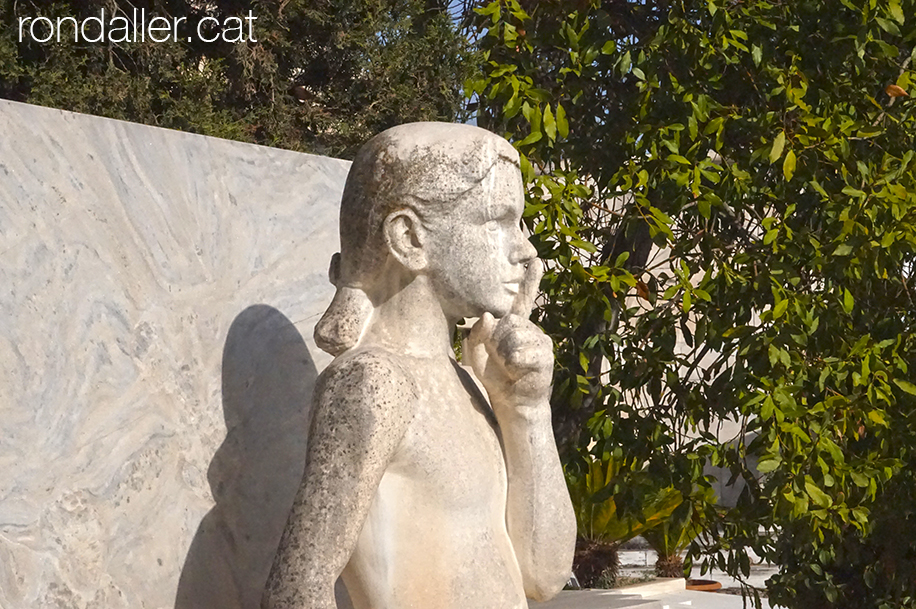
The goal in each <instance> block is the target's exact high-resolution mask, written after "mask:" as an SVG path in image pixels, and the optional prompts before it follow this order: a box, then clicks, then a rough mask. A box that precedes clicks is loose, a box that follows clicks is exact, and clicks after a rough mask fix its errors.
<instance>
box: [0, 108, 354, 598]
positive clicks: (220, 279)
mask: <svg viewBox="0 0 916 609" xmlns="http://www.w3.org/2000/svg"><path fill="white" fill-rule="evenodd" d="M347 169H348V163H346V162H344V161H339V160H334V159H328V158H322V157H316V156H310V155H305V154H296V153H291V152H286V151H280V150H274V149H269V148H263V147H258V146H252V145H246V144H240V143H235V142H229V141H224V140H218V139H214V138H207V137H201V136H196V135H191V134H184V133H178V132H174V131H168V130H164V129H157V128H152V127H146V126H141V125H135V124H129V123H124V122H119V121H113V120H107V119H101V118H97V117H90V116H84V115H78V114H73V113H68V112H62V111H58V110H52V109H47V108H40V107H35V106H29V105H24V104H18V103H13V102H7V101H0V607H2V608H3V609H19V608H22V609H26V608H28V609H31V608H35V607H50V608H57V607H60V608H68V609H69V608H79V609H84V608H92V607H95V608H99V609H121V608H124V609H128V608H129V609H141V608H155V609H161V608H172V607H175V608H176V609H190V608H192V607H194V608H197V607H200V608H203V609H207V608H210V607H212V608H216V607H221V608H224V609H233V608H237V607H238V608H245V609H248V608H250V607H256V606H257V597H258V596H259V595H260V590H261V587H262V586H263V582H264V580H265V579H266V577H267V572H266V570H267V569H268V568H269V565H270V558H271V556H272V555H273V552H274V550H275V548H276V544H277V541H278V540H279V536H280V533H281V530H282V526H283V523H284V521H285V518H286V513H287V510H288V508H289V505H290V504H291V502H292V497H293V493H294V492H295V488H296V486H297V485H298V482H299V479H300V477H301V472H302V466H303V463H302V460H303V456H304V449H305V432H306V424H307V416H308V413H307V402H308V396H309V394H310V392H311V388H312V384H313V382H314V379H315V376H316V374H317V371H318V370H320V369H321V368H322V367H323V366H324V365H326V364H327V362H328V361H329V358H328V357H327V356H326V354H324V353H322V352H320V351H319V350H318V349H317V348H316V347H315V345H314V343H313V342H312V327H313V325H314V324H315V322H316V321H317V319H318V318H319V316H320V315H321V313H322V312H323V311H324V308H325V307H326V306H327V304H328V302H330V299H331V296H332V294H333V292H332V288H331V286H330V285H329V283H328V281H327V266H328V262H329V259H330V256H331V254H333V253H334V252H335V251H337V209H338V205H339V200H340V192H341V190H342V188H343V182H344V178H345V176H346V172H347Z"/></svg>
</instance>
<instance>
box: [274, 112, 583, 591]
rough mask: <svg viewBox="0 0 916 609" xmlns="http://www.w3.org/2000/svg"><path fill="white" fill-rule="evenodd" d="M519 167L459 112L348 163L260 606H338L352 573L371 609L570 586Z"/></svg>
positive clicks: (535, 269)
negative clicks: (321, 367) (293, 479)
mask: <svg viewBox="0 0 916 609" xmlns="http://www.w3.org/2000/svg"><path fill="white" fill-rule="evenodd" d="M518 163H519V159H518V155H517V153H516V152H515V150H514V149H513V148H512V147H511V146H510V145H509V144H508V143H507V142H506V141H505V140H503V139H501V138H499V137H497V136H495V135H493V134H491V133H489V132H487V131H485V130H483V129H479V128H477V127H472V126H468V125H451V124H444V123H416V124H409V125H402V126H400V127H395V128H393V129H390V130H388V131H385V132H384V133H382V134H381V135H379V136H377V137H375V138H374V139H372V140H371V141H370V142H369V143H367V144H366V145H365V146H364V147H363V149H362V150H361V151H360V152H359V154H358V155H357V157H356V160H355V161H354V162H353V166H352V168H351V169H350V174H349V176H348V177H347V183H346V187H345V190H344V194H343V201H342V207H341V213H340V239H341V253H340V255H339V256H335V258H334V261H333V262H332V265H331V278H332V281H333V282H334V283H335V285H336V286H337V294H336V296H335V298H334V300H333V302H332V303H331V306H330V307H329V309H328V311H327V312H326V313H325V315H324V317H323V318H322V320H321V321H320V323H319V324H318V326H317V328H316V331H315V338H316V341H317V342H318V344H319V346H321V347H322V348H323V349H325V350H326V351H329V352H330V353H332V354H333V355H335V356H336V359H335V360H334V361H333V362H332V363H331V364H330V366H329V367H328V368H327V370H325V371H324V372H323V373H322V374H321V376H320V377H319V380H318V383H317V385H316V389H315V396H314V406H313V420H312V426H311V431H310V436H309V445H308V457H307V460H306V467H305V474H304V477H303V482H302V486H301V489H300V491H299V494H298V496H297V498H296V501H295V503H294V506H293V509H292V512H291V514H290V517H289V521H288V524H287V527H286V531H285V532H284V534H283V539H282V541H281V543H280V548H279V551H278V553H277V556H276V559H275V561H274V565H273V568H272V570H271V575H270V578H269V581H268V585H267V589H266V591H265V594H264V599H263V604H262V606H263V607H264V608H266V609H333V608H334V607H336V604H335V600H334V584H335V581H336V580H337V578H338V576H342V578H343V581H344V583H345V584H346V587H347V590H348V592H349V595H350V597H351V599H352V602H353V605H354V607H355V608H356V609H370V608H371V609H408V608H418V609H524V608H525V607H527V602H526V597H528V598H532V599H537V600H544V599H548V598H550V597H552V596H554V595H555V594H556V593H557V592H558V591H559V590H560V589H561V588H562V587H563V584H564V583H565V582H566V580H567V578H568V576H569V573H570V567H571V563H572V554H573V548H574V544H575V518H574V515H573V511H572V507H571V504H570V500H569V495H568V493H567V490H566V485H565V483H564V479H563V473H562V470H561V466H560V462H559V457H558V455H557V450H556V445H555V443H554V438H553V432H552V429H551V424H550V408H549V404H548V397H549V395H550V382H551V375H552V368H553V353H552V348H551V342H550V339H549V338H548V337H547V336H546V335H544V334H543V332H541V330H540V329H538V328H537V327H536V326H535V325H534V324H532V323H531V322H530V321H529V320H528V316H529V314H530V310H531V306H532V302H533V299H534V295H535V293H536V290H537V286H538V282H539V280H540V273H541V263H540V261H539V260H538V259H537V258H536V257H535V256H536V252H535V250H534V248H533V247H532V246H531V244H530V243H529V242H528V241H527V239H526V238H525V235H524V233H523V232H522V229H521V226H520V219H521V214H522V208H523V204H524V198H523V190H522V180H521V174H520V172H519V165H518ZM469 317H478V318H479V321H477V323H476V324H475V325H474V327H473V328H472V330H471V334H470V337H469V339H468V342H467V344H466V348H465V352H464V354H463V358H462V359H463V363H464V364H465V366H462V365H459V364H458V363H457V362H456V361H455V359H454V354H453V350H452V337H453V336H454V329H455V324H456V322H458V321H459V320H461V319H462V318H469ZM468 364H469V366H468ZM468 368H469V369H468Z"/></svg>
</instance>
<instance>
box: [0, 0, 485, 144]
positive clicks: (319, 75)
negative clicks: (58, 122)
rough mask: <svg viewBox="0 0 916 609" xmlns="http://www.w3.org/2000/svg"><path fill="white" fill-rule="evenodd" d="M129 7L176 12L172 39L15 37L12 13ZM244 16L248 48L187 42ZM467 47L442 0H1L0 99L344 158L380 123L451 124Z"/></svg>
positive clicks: (76, 13)
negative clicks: (200, 29) (249, 36)
mask: <svg viewBox="0 0 916 609" xmlns="http://www.w3.org/2000/svg"><path fill="white" fill-rule="evenodd" d="M135 7H136V8H137V9H145V10H146V12H147V15H148V17H147V19H149V18H150V17H151V16H153V15H158V16H164V17H169V18H179V17H183V18H184V19H185V20H184V21H182V22H181V25H180V29H179V35H178V41H177V42H176V41H171V42H164V43H156V42H151V41H149V40H147V41H146V42H110V41H107V40H106V41H101V42H95V43H89V42H83V41H79V42H74V40H73V37H72V34H70V35H69V36H67V35H65V34H67V33H70V32H71V31H72V30H71V29H70V28H69V26H68V27H67V29H66V30H64V32H65V34H64V35H62V36H61V40H60V42H58V41H57V40H56V38H54V39H52V40H50V41H48V42H36V41H34V40H32V39H31V38H30V37H28V36H26V37H25V39H24V40H23V41H21V42H20V41H19V31H18V27H17V25H16V24H18V23H19V19H20V18H23V17H32V18H34V17H38V16H44V17H49V18H51V19H54V20H56V19H57V18H58V17H75V18H76V19H77V20H79V21H80V22H82V20H83V19H84V18H86V17H91V16H94V17H98V16H99V15H100V10H101V9H102V8H104V9H105V10H106V19H108V18H110V17H111V16H113V15H124V16H127V17H128V18H130V17H131V16H132V15H133V9H134V8H135ZM249 10H250V11H252V13H251V14H252V15H253V16H255V17H256V18H257V19H256V20H255V21H254V22H253V24H254V28H253V34H254V39H255V40H256V41H257V42H250V41H243V42H225V41H222V40H219V41H217V42H205V41H204V40H202V39H200V38H199V37H198V36H197V27H198V24H199V23H200V22H201V20H202V19H207V20H208V21H206V22H205V26H204V29H203V31H204V33H205V35H206V37H207V38H213V37H215V36H216V35H217V34H218V31H217V30H214V27H215V24H216V23H225V22H226V19H227V18H230V17H242V16H246V15H248V11H249ZM213 19H216V20H217V21H213ZM39 29H40V28H36V32H37V31H39ZM87 31H89V32H91V33H92V34H91V35H93V36H94V35H95V30H93V29H91V28H90V29H89V30H87ZM42 32H43V30H42ZM245 34H246V36H247V26H246V31H245ZM42 35H45V34H44V33H43V34H42ZM188 38H190V41H189V40H188ZM467 47H468V45H467V41H466V40H465V39H464V38H463V37H462V35H461V33H460V32H459V31H458V30H457V28H456V26H455V24H454V23H453V20H452V17H451V15H450V14H449V12H448V2H447V0H283V1H279V0H274V1H261V2H258V1H255V0H252V1H238V0H235V1H230V2H212V3H211V2H196V1H192V0H156V1H152V0H147V1H141V2H124V1H116V0H92V1H89V2H73V1H58V2H37V1H31V2H30V1H27V0H26V1H23V0H15V1H14V0H2V1H0V97H4V98H7V99H13V100H16V101H25V102H29V103H34V104H39V105H46V106H53V107H56V108H63V109H67V110H74V111H78V112H85V113H89V114H96V115H100V116H106V117H110V118H118V119H124V120H129V121H134V122H140V123H146V124H150V125H158V126H161V127H168V128H172V129H181V130H186V131H193V132H196V133H202V134H205V135H214V136H219V137H227V138H233V139H239V140H243V141H247V142H255V143H259V144H265V145H269V146H277V147H282V148H289V149H292V150H302V151H307V152H314V153H320V154H330V155H335V156H343V157H350V156H352V155H353V154H354V153H355V151H356V149H357V148H358V147H359V146H360V145H361V144H362V143H363V142H364V141H365V140H366V139H368V138H369V137H371V136H372V135H374V134H375V133H378V132H379V131H382V130H384V129H386V128H387V127H391V126H394V125H396V124H400V123H403V122H409V121H416V120H454V119H455V117H456V114H457V112H458V110H459V108H460V106H461V100H462V94H461V93H462V92H461V81H462V80H463V78H464V75H465V74H467V70H468V66H469V63H468V59H469V55H468V52H467Z"/></svg>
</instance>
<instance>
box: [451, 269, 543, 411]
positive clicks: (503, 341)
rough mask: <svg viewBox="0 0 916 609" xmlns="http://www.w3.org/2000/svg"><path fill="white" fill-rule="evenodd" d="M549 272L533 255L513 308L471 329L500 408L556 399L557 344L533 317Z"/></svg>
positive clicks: (473, 352)
mask: <svg viewBox="0 0 916 609" xmlns="http://www.w3.org/2000/svg"><path fill="white" fill-rule="evenodd" d="M543 273H544V271H543V269H542V268H541V263H540V261H539V260H537V259H534V260H532V261H531V262H530V263H529V264H528V269H527V271H526V273H525V279H524V281H522V284H521V285H520V286H519V293H518V296H517V297H516V299H515V303H514V304H513V306H512V310H511V311H510V313H509V314H508V315H506V316H505V317H503V318H501V319H496V318H494V317H493V316H492V315H491V314H490V313H484V314H483V315H482V316H481V317H480V319H479V320H478V321H477V323H476V324H474V327H473V328H471V334H470V336H469V337H468V351H469V353H468V354H467V355H468V356H469V357H468V359H469V362H470V364H471V368H472V369H473V370H474V374H475V375H477V378H478V379H480V381H481V382H482V383H483V386H484V388H486V390H487V393H488V394H489V396H490V401H491V403H492V406H493V408H494V410H498V409H499V408H500V407H502V406H504V405H508V406H515V407H518V406H526V405H528V406H534V405H536V404H546V403H547V401H548V400H549V398H550V383H551V380H552V378H553V343H552V342H551V340H550V337H548V336H547V335H546V334H544V332H543V331H542V330H541V329H540V328H538V327H537V326H536V325H534V324H533V323H531V321H530V320H529V319H528V317H529V315H530V314H531V308H532V306H533V305H534V298H535V296H537V290H538V285H539V284H540V281H541V276H542V275H543Z"/></svg>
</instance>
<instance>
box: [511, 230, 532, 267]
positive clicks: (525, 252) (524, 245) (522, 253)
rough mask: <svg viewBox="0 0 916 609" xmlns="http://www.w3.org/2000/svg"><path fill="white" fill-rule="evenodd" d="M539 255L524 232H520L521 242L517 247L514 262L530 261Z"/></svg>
mask: <svg viewBox="0 0 916 609" xmlns="http://www.w3.org/2000/svg"><path fill="white" fill-rule="evenodd" d="M537 255H538V251H537V250H536V249H535V248H534V246H533V245H531V242H530V241H528V239H527V238H526V237H525V235H524V234H519V243H518V246H517V247H516V248H515V256H514V260H513V261H512V262H515V263H523V262H528V261H529V260H532V259H534V258H537Z"/></svg>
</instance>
